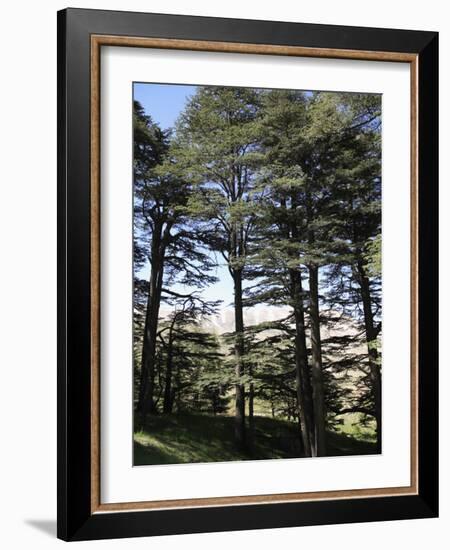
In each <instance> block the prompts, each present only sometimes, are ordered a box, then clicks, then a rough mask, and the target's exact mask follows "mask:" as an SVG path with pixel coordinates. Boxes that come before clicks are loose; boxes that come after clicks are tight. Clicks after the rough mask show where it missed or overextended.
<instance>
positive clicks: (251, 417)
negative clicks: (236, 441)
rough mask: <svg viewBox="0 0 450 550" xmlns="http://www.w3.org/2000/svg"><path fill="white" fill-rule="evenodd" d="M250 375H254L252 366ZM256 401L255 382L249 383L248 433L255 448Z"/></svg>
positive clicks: (249, 370) (249, 369) (249, 371)
mask: <svg viewBox="0 0 450 550" xmlns="http://www.w3.org/2000/svg"><path fill="white" fill-rule="evenodd" d="M248 374H249V375H250V376H252V375H253V368H252V366H251V365H250V366H249V368H248ZM254 400H255V388H254V385H253V382H250V383H249V386H248V431H249V438H248V439H249V442H250V445H251V446H253V445H254V443H255V418H254Z"/></svg>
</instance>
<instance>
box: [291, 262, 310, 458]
mask: <svg viewBox="0 0 450 550" xmlns="http://www.w3.org/2000/svg"><path fill="white" fill-rule="evenodd" d="M289 271H290V280H291V290H292V299H293V308H294V319H295V381H296V389H297V401H298V407H299V418H300V426H301V437H302V443H303V450H304V453H305V456H316V455H317V451H316V448H315V444H314V416H313V403H312V388H311V379H310V373H309V367H308V351H307V348H306V332H305V313H304V304H303V288H302V279H301V273H300V272H299V271H298V270H296V269H290V270H289Z"/></svg>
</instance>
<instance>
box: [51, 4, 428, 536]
mask: <svg viewBox="0 0 450 550" xmlns="http://www.w3.org/2000/svg"><path fill="white" fill-rule="evenodd" d="M58 56H59V57H58V138H59V139H58V142H59V150H58V208H59V221H58V241H59V252H58V254H59V279H58V280H59V289H58V295H59V320H58V331H59V338H58V340H59V349H58V358H59V360H58V536H59V537H60V538H62V539H64V540H86V539H99V538H113V537H131V536H148V535H163V534H176V533H194V532H206V531H227V530H239V529H257V528H273V527H288V526H301V525H318V524H327V523H343V522H363V521H378V520H394V519H407V518H425V517H435V516H437V514H438V417H437V411H438V393H437V382H438V374H437V365H438V362H437V349H438V347H437V335H438V331H437V305H438V299H437V292H438V291H437V212H438V210H437V189H438V186H437V183H438V182H437V166H438V162H437V161H438V159H437V155H438V146H437V139H438V124H437V118H438V107H437V105H438V102H437V99H438V98H437V94H438V35H437V33H434V32H425V31H409V30H390V29H374V28H356V27H342V26H326V25H312V24H301V23H280V22H270V21H250V20H238V19H236V20H234V19H233V20H232V19H216V18H206V17H191V16H172V15H160V14H159V15H156V14H147V13H128V12H111V11H97V10H84V9H67V10H63V11H61V12H59V13H58Z"/></svg>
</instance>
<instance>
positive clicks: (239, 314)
mask: <svg viewBox="0 0 450 550" xmlns="http://www.w3.org/2000/svg"><path fill="white" fill-rule="evenodd" d="M233 280H234V321H235V333H236V336H235V345H234V353H235V359H236V368H235V374H236V380H237V383H236V403H235V424H234V434H235V439H236V444H237V445H238V447H240V448H244V447H245V388H244V385H243V384H240V383H239V379H240V378H241V377H242V376H243V374H244V365H243V356H244V313H243V306H242V271H241V270H240V269H239V270H234V271H233Z"/></svg>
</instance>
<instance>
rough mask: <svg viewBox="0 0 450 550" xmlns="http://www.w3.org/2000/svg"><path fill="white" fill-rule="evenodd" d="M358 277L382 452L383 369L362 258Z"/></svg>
mask: <svg viewBox="0 0 450 550" xmlns="http://www.w3.org/2000/svg"><path fill="white" fill-rule="evenodd" d="M357 270H358V279H359V284H360V288H361V299H362V303H363V310H364V326H365V332H366V342H367V351H368V355H369V368H370V381H371V383H372V392H373V398H374V404H375V421H376V425H377V452H378V453H381V438H382V414H381V370H380V365H379V358H378V350H377V345H376V344H377V336H378V331H377V330H376V329H375V326H374V322H373V312H372V300H371V296H370V283H369V278H368V277H367V274H366V270H365V268H364V264H363V262H362V261H361V260H359V261H358V263H357Z"/></svg>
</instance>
